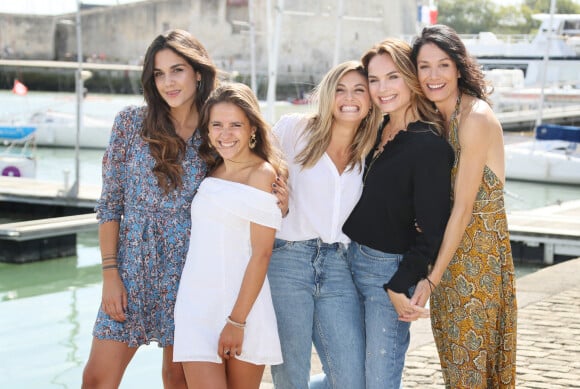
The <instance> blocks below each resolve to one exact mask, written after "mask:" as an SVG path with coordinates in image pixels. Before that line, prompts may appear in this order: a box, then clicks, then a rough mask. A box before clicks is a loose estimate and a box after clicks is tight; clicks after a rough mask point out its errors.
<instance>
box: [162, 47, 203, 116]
mask: <svg viewBox="0 0 580 389" xmlns="http://www.w3.org/2000/svg"><path fill="white" fill-rule="evenodd" d="M153 77H154V79H155V86H156V87H157V90H158V91H159V94H160V95H161V97H162V98H163V100H165V102H166V103H167V104H168V105H169V106H170V107H171V108H179V107H182V106H187V107H190V106H191V105H192V104H193V102H194V100H195V96H196V90H197V82H198V81H199V80H200V79H201V75H200V74H199V73H197V72H195V71H194V70H193V68H192V67H191V65H190V64H189V63H188V62H187V61H186V60H185V59H184V58H183V57H181V56H179V55H177V54H176V53H175V52H173V51H172V50H170V49H163V50H160V51H159V52H158V53H157V54H155V65H154V69H153Z"/></svg>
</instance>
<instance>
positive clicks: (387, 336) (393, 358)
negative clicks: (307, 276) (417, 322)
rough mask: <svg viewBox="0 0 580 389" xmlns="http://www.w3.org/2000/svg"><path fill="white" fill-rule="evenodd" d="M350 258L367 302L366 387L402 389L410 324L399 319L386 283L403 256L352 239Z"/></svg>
mask: <svg viewBox="0 0 580 389" xmlns="http://www.w3.org/2000/svg"><path fill="white" fill-rule="evenodd" d="M348 258H349V262H350V263H351V267H352V274H353V278H354V283H355V285H356V287H357V290H358V292H359V294H360V295H361V297H362V300H363V305H364V316H365V319H364V320H365V332H366V361H365V370H366V372H365V376H366V389H399V388H400V387H401V377H402V375H403V366H404V364H405V353H406V352H407V349H408V348H409V341H410V332H409V329H410V327H411V325H410V323H407V322H403V321H400V320H399V319H398V315H397V312H396V311H395V308H394V306H393V304H392V303H391V300H390V299H389V295H388V294H387V293H386V292H385V290H384V289H383V284H385V283H386V282H388V281H389V280H390V279H391V277H392V276H393V275H394V274H395V272H396V271H397V269H398V268H399V264H400V262H401V260H402V258H403V256H402V255H401V254H388V253H384V252H382V251H379V250H374V249H371V248H370V247H367V246H364V245H361V244H358V243H356V242H352V243H351V244H350V246H349V249H348ZM412 289H414V288H412Z"/></svg>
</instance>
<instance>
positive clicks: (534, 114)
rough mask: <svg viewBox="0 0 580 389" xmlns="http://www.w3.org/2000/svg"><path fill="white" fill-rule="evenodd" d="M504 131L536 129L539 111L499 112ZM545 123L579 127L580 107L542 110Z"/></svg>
mask: <svg viewBox="0 0 580 389" xmlns="http://www.w3.org/2000/svg"><path fill="white" fill-rule="evenodd" d="M495 115H496V116H497V119H498V120H499V122H500V123H501V126H502V128H503V129H504V131H521V130H522V129H530V130H532V129H534V127H535V125H536V120H537V119H538V110H537V109H529V110H518V111H509V112H498V113H496V114H495ZM542 122H543V123H555V124H562V125H564V124H568V125H578V123H580V105H576V104H575V105H562V106H559V107H549V108H544V109H543V110H542Z"/></svg>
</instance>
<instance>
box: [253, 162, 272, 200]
mask: <svg viewBox="0 0 580 389" xmlns="http://www.w3.org/2000/svg"><path fill="white" fill-rule="evenodd" d="M276 176H277V174H276V169H274V167H273V166H272V165H271V164H270V163H269V162H267V161H262V162H261V163H259V164H257V165H256V166H255V167H254V168H253V169H252V172H251V173H250V175H249V177H248V185H249V186H253V187H254V188H256V189H260V190H263V191H264V192H268V193H270V192H272V183H273V182H275V181H276Z"/></svg>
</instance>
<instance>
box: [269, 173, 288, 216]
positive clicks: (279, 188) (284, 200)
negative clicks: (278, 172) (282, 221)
mask: <svg viewBox="0 0 580 389" xmlns="http://www.w3.org/2000/svg"><path fill="white" fill-rule="evenodd" d="M272 193H273V194H274V195H276V197H277V198H278V207H279V208H280V211H282V217H285V216H286V215H287V214H288V211H289V204H288V195H289V194H288V185H287V184H286V180H285V179H284V178H282V177H276V182H274V183H272Z"/></svg>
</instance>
